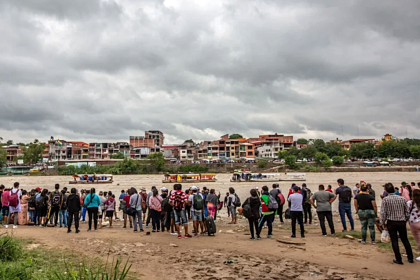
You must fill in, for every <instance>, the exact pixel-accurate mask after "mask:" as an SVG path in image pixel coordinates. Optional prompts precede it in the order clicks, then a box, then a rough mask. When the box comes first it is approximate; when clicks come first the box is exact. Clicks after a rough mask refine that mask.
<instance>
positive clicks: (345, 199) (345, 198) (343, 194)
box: [340, 186, 352, 203]
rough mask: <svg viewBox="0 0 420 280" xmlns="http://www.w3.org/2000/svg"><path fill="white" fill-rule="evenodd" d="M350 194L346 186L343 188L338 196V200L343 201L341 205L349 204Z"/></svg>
mask: <svg viewBox="0 0 420 280" xmlns="http://www.w3.org/2000/svg"><path fill="white" fill-rule="evenodd" d="M351 196H352V192H351V189H350V188H349V187H347V186H345V187H344V188H343V191H342V192H341V194H340V198H341V200H342V201H343V203H350V201H351Z"/></svg>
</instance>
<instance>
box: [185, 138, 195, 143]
mask: <svg viewBox="0 0 420 280" xmlns="http://www.w3.org/2000/svg"><path fill="white" fill-rule="evenodd" d="M184 143H194V140H192V139H188V140H185V141H184Z"/></svg>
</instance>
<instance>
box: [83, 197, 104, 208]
mask: <svg viewBox="0 0 420 280" xmlns="http://www.w3.org/2000/svg"><path fill="white" fill-rule="evenodd" d="M90 196H91V194H88V195H87V196H86V198H85V205H86V208H92V207H99V205H101V199H100V198H99V196H98V195H97V194H94V195H93V198H92V201H91V199H90Z"/></svg>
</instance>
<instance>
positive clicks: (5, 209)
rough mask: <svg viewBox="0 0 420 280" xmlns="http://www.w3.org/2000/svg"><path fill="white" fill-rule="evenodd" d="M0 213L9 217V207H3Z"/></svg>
mask: <svg viewBox="0 0 420 280" xmlns="http://www.w3.org/2000/svg"><path fill="white" fill-rule="evenodd" d="M1 211H2V212H3V216H5V217H7V216H9V206H3V207H2V208H1Z"/></svg>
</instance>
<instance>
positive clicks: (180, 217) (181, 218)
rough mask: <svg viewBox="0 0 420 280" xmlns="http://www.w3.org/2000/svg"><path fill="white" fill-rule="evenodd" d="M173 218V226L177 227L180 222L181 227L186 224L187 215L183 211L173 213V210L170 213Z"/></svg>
mask: <svg viewBox="0 0 420 280" xmlns="http://www.w3.org/2000/svg"><path fill="white" fill-rule="evenodd" d="M172 216H174V220H175V224H177V225H179V224H180V223H181V222H182V224H183V225H186V224H188V220H187V215H186V214H185V210H181V211H175V210H173V211H172V213H171V217H172Z"/></svg>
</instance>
